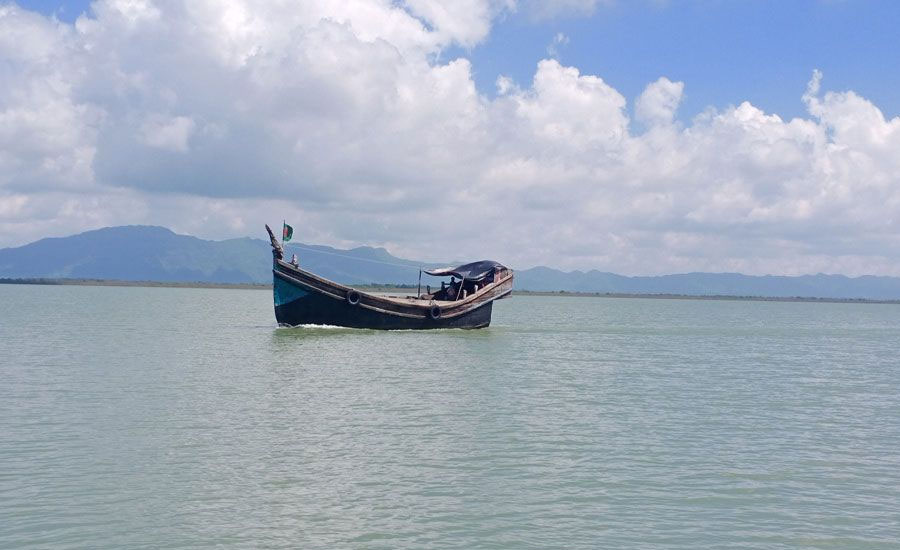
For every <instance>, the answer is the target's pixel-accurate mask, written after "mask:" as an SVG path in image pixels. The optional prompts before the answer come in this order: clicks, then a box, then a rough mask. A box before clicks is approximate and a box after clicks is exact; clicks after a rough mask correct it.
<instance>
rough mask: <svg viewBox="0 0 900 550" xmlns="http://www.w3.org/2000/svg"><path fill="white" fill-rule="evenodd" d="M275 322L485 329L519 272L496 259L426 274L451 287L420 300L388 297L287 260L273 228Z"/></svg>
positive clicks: (287, 323)
mask: <svg viewBox="0 0 900 550" xmlns="http://www.w3.org/2000/svg"><path fill="white" fill-rule="evenodd" d="M266 231H268V232H269V239H270V241H271V244H272V256H273V265H272V273H273V291H274V292H273V293H274V296H275V319H276V320H277V321H278V324H279V325H282V326H297V325H334V326H341V327H353V328H372V329H389V330H390V329H394V330H397V329H432V328H483V327H486V326H488V325H490V324H491V310H492V307H493V304H494V300H499V299H501V298H505V297H507V296H509V294H510V292H512V286H513V271H512V270H511V269H509V268H507V267H506V266H503V265H501V264H499V263H497V262H494V261H490V260H483V261H480V262H473V263H469V264H465V265H461V266H458V267H452V268H450V267H448V268H444V269H434V270H429V271H425V273H427V274H429V275H432V276H437V277H450V278H451V279H450V284H447V282H446V281H445V282H442V283H441V288H440V289H438V290H435V291H434V292H430V293H428V292H426V293H424V294H419V295H418V296H382V295H378V294H372V293H368V292H363V291H361V290H357V289H355V288H351V287H348V286H345V285H342V284H339V283H336V282H334V281H329V280H328V279H324V278H322V277H319V276H318V275H315V274H314V273H310V272H309V271H305V270H303V269H300V267H299V266H298V265H297V264H296V263H291V262H285V261H284V250H283V248H282V246H281V244H280V243H279V242H278V240H277V239H276V238H275V235H274V234H273V233H272V230H271V229H270V228H269V226H268V225H267V226H266Z"/></svg>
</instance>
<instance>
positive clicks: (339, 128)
mask: <svg viewBox="0 0 900 550" xmlns="http://www.w3.org/2000/svg"><path fill="white" fill-rule="evenodd" d="M562 5H566V6H568V5H569V3H562V4H560V6H562ZM572 5H575V4H572ZM594 5H595V3H592V2H589V3H587V4H578V6H582V7H585V6H587V7H588V8H589V9H593V7H594ZM466 6H467V7H466ZM466 6H463V5H462V4H460V5H459V6H454V7H452V8H448V7H446V6H445V5H443V4H438V3H428V2H424V1H415V2H413V1H410V2H407V3H405V4H399V3H397V2H390V1H388V0H351V1H349V2H340V3H338V2H327V1H324V0H320V1H313V2H304V3H300V4H294V3H277V2H276V3H273V2H263V1H258V2H257V1H251V0H242V1H238V0H234V1H230V2H219V1H217V2H211V1H194V2H177V1H172V2H165V3H163V2H159V3H152V2H149V1H146V2H141V1H130V2H129V1H124V0H119V1H107V0H101V1H99V2H96V3H95V4H94V8H93V11H94V13H95V14H97V15H96V18H90V17H82V18H81V19H79V20H78V22H77V23H76V24H75V25H67V24H64V23H59V22H57V21H54V20H52V19H48V18H44V17H41V16H39V15H36V14H34V13H31V12H28V11H27V10H23V9H21V8H18V7H16V6H15V5H6V6H3V7H0V78H2V81H3V83H4V86H3V87H0V246H4V245H15V244H21V243H23V242H26V241H28V240H32V239H34V238H37V237H41V236H45V235H46V234H48V233H50V234H56V235H63V234H68V233H71V232H74V231H78V230H82V229H87V228H92V227H97V226H102V225H110V224H123V223H158V224H164V225H167V226H170V227H172V228H173V229H176V230H178V231H184V232H188V233H195V234H199V235H201V236H206V237H225V236H236V235H245V234H255V232H256V231H258V228H260V227H262V223H264V222H266V221H272V220H277V219H280V218H282V217H286V218H289V219H291V220H292V221H294V222H295V223H294V226H295V227H296V228H297V233H298V238H299V239H301V240H306V241H312V242H324V243H330V244H335V245H348V246H349V245H354V244H363V243H364V244H372V245H385V246H389V247H390V249H391V250H392V251H393V252H395V253H399V254H405V255H407V256H410V257H417V258H425V259H435V260H449V259H451V258H465V257H472V258H475V257H496V258H498V259H500V260H503V261H506V262H509V263H510V264H512V265H514V266H518V267H528V266H530V265H534V264H540V263H543V264H548V265H553V266H558V267H563V268H582V269H584V268H599V269H606V270H612V271H619V272H625V273H664V272H673V271H690V270H713V271H722V270H725V271H745V272H750V273H766V272H772V273H804V272H818V271H827V272H844V273H848V274H859V273H866V272H871V273H883V274H896V275H900V238H898V237H897V235H900V231H898V229H900V216H898V214H897V213H898V212H900V186H898V182H900V156H898V155H897V154H896V152H897V151H900V119H898V118H895V119H891V120H887V119H885V117H884V116H883V114H882V113H881V111H880V110H879V109H878V108H877V106H875V105H874V104H872V103H871V102H870V101H868V100H866V99H865V98H863V97H860V96H859V95H858V94H856V93H854V92H852V91H846V92H832V91H827V92H824V93H822V90H821V88H822V84H821V75H819V74H818V73H816V75H815V76H814V77H813V79H812V81H811V83H810V86H809V89H808V90H807V91H806V93H805V94H803V101H805V102H806V105H807V108H808V111H809V117H806V118H797V119H794V120H790V121H785V120H782V119H781V118H780V117H778V116H777V115H774V114H771V113H765V112H763V111H762V110H760V109H759V108H757V107H755V106H753V105H751V104H749V103H743V104H740V105H737V106H735V107H727V108H723V109H714V108H710V109H709V110H708V111H706V112H705V113H703V114H702V115H700V116H699V117H697V118H696V119H695V120H693V121H689V122H685V123H675V121H676V118H675V113H676V110H677V108H678V105H679V103H680V101H681V98H682V96H683V94H684V93H685V88H684V84H683V83H681V82H672V81H670V80H668V79H666V78H664V77H663V78H660V79H659V80H657V81H656V82H653V83H650V84H649V85H648V86H647V88H646V89H645V90H644V92H643V93H642V94H641V95H640V97H639V98H637V100H636V101H635V102H634V116H635V118H636V119H637V120H638V121H639V122H640V123H641V125H640V126H639V128H638V130H635V129H634V128H632V121H631V119H630V116H629V112H630V111H629V105H628V104H627V102H626V100H625V98H624V97H623V96H622V94H621V93H620V92H619V91H617V90H616V89H614V88H613V87H612V86H610V85H609V84H608V83H607V82H605V81H604V80H603V79H602V78H601V77H600V76H597V75H589V74H582V72H581V71H579V70H578V69H577V68H576V67H568V66H565V65H564V64H562V63H560V62H559V61H558V60H554V59H547V60H543V61H540V62H539V63H538V64H537V67H536V71H535V75H534V79H533V81H532V82H531V83H516V82H514V81H513V80H512V79H510V78H508V77H498V79H497V87H498V91H499V95H498V96H497V97H496V98H488V97H486V96H484V95H481V94H479V93H478V92H477V90H476V88H475V84H474V82H473V78H472V72H473V68H472V66H471V64H470V62H469V61H468V60H466V59H464V58H460V59H451V60H442V59H441V54H442V53H443V52H445V51H446V49H447V47H448V46H449V45H457V46H462V47H471V46H472V45H473V44H476V43H478V42H479V41H481V40H484V39H485V38H486V37H487V36H488V33H489V31H490V25H491V21H492V19H493V18H495V17H497V16H498V14H500V13H502V12H503V11H504V10H510V9H512V7H511V5H510V4H508V3H502V2H491V1H488V0H485V1H484V2H474V1H473V2H472V3H471V4H470V5H469V4H467V5H466ZM463 7H465V9H463ZM526 7H527V6H523V5H520V6H519V9H525V8H526ZM566 9H570V8H566ZM585 9H587V8H585ZM555 13H559V12H558V11H557V12H555ZM558 42H559V43H560V44H562V43H564V40H563V39H560V40H558ZM689 84H690V83H688V85H689ZM798 92H802V91H798ZM36 228H39V229H36ZM223 228H224V229H223ZM223 231H224V232H223Z"/></svg>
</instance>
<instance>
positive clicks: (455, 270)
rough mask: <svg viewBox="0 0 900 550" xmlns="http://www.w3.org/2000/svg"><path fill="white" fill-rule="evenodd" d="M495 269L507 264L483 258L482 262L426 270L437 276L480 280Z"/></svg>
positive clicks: (503, 267) (504, 267)
mask: <svg viewBox="0 0 900 550" xmlns="http://www.w3.org/2000/svg"><path fill="white" fill-rule="evenodd" d="M495 269H506V266H504V265H503V264H500V263H498V262H495V261H494V260H481V261H480V262H472V263H470V264H463V265H461V266H458V267H442V268H440V269H430V270H426V271H425V273H427V274H429V275H434V276H435V277H448V276H450V275H452V276H454V277H459V278H460V279H464V280H466V281H480V280H481V279H484V278H485V277H487V276H488V275H490V274H491V273H493V272H494V270H495Z"/></svg>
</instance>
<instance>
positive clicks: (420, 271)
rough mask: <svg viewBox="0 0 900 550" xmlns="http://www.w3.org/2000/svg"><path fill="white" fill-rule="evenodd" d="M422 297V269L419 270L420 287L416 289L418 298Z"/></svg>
mask: <svg viewBox="0 0 900 550" xmlns="http://www.w3.org/2000/svg"><path fill="white" fill-rule="evenodd" d="M421 295H422V268H421V267H420V268H419V286H418V287H416V298H418V297H420V296H421Z"/></svg>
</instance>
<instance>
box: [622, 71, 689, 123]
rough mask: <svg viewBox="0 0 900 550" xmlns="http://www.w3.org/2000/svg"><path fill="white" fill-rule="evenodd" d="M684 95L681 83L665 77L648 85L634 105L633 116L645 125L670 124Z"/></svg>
mask: <svg viewBox="0 0 900 550" xmlns="http://www.w3.org/2000/svg"><path fill="white" fill-rule="evenodd" d="M683 93H684V83H683V82H672V81H671V80H669V79H668V78H666V77H664V76H663V77H660V79H659V80H657V81H656V82H654V83H652V84H648V85H647V87H646V88H645V89H644V92H643V93H642V94H641V95H640V97H638V99H637V102H636V103H635V107H634V111H635V116H636V117H637V119H638V120H640V121H641V122H645V123H647V124H650V125H653V124H670V123H671V122H672V121H673V120H674V118H675V110H676V109H678V105H679V104H680V103H681V95H682V94H683Z"/></svg>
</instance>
